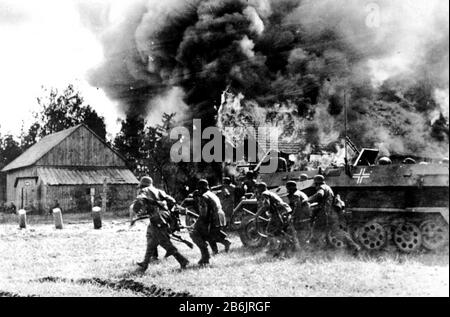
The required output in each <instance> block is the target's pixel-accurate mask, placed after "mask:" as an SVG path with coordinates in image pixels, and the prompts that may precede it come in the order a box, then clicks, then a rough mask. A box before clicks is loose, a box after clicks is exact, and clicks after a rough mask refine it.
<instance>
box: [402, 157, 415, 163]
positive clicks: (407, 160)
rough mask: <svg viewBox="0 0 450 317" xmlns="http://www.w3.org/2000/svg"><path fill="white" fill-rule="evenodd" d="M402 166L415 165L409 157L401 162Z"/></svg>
mask: <svg viewBox="0 0 450 317" xmlns="http://www.w3.org/2000/svg"><path fill="white" fill-rule="evenodd" d="M402 163H403V164H416V161H415V160H414V159H412V158H410V157H407V158H405V159H404V160H403V162H402Z"/></svg>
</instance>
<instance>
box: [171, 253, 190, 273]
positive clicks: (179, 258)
mask: <svg viewBox="0 0 450 317" xmlns="http://www.w3.org/2000/svg"><path fill="white" fill-rule="evenodd" d="M172 255H173V257H174V258H175V259H176V260H177V261H178V263H180V266H181V269H182V270H184V269H185V268H186V266H187V265H188V264H189V260H188V259H186V258H185V257H184V256H183V255H182V254H181V253H180V252H175V253H174V254H172Z"/></svg>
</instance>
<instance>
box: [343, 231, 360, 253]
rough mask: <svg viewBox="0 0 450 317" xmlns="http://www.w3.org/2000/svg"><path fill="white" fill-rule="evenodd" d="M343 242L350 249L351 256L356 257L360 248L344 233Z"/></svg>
mask: <svg viewBox="0 0 450 317" xmlns="http://www.w3.org/2000/svg"><path fill="white" fill-rule="evenodd" d="M344 240H345V242H346V243H347V245H348V246H349V247H350V248H351V250H352V253H353V255H354V256H358V255H359V252H361V246H360V245H359V244H358V243H356V242H355V240H353V238H352V237H351V236H350V234H349V233H346V232H344Z"/></svg>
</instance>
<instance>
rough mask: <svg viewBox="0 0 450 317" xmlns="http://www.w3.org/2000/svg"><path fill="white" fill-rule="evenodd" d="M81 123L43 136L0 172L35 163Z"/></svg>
mask: <svg viewBox="0 0 450 317" xmlns="http://www.w3.org/2000/svg"><path fill="white" fill-rule="evenodd" d="M81 126H82V124H79V125H77V126H74V127H72V128H69V129H66V130H62V131H60V132H56V133H53V134H50V135H47V136H45V137H43V138H42V139H41V140H39V141H38V142H37V143H35V144H34V145H32V146H31V147H30V148H29V149H28V150H26V151H25V152H24V153H22V154H21V155H20V156H19V157H17V158H16V159H15V160H13V161H12V162H11V163H9V164H8V165H6V166H5V167H4V168H3V169H2V172H6V171H10V170H13V169H16V168H21V167H26V166H30V165H33V164H34V163H36V162H37V161H38V160H39V159H40V158H41V157H43V156H44V155H45V154H47V153H48V152H49V151H50V150H51V149H53V148H54V147H55V146H57V145H58V144H59V143H61V142H62V141H63V140H64V139H65V138H67V137H68V136H69V135H71V134H72V133H73V132H74V131H75V130H77V129H78V128H79V127H81Z"/></svg>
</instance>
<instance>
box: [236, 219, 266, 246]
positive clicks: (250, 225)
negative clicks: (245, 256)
mask: <svg viewBox="0 0 450 317" xmlns="http://www.w3.org/2000/svg"><path fill="white" fill-rule="evenodd" d="M239 237H240V239H241V241H242V244H243V245H244V246H246V247H249V248H262V247H264V246H265V245H266V244H267V238H266V237H263V236H262V235H261V234H260V233H259V232H258V228H257V225H256V222H255V217H245V218H244V219H243V220H242V222H241V226H240V228H239Z"/></svg>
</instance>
